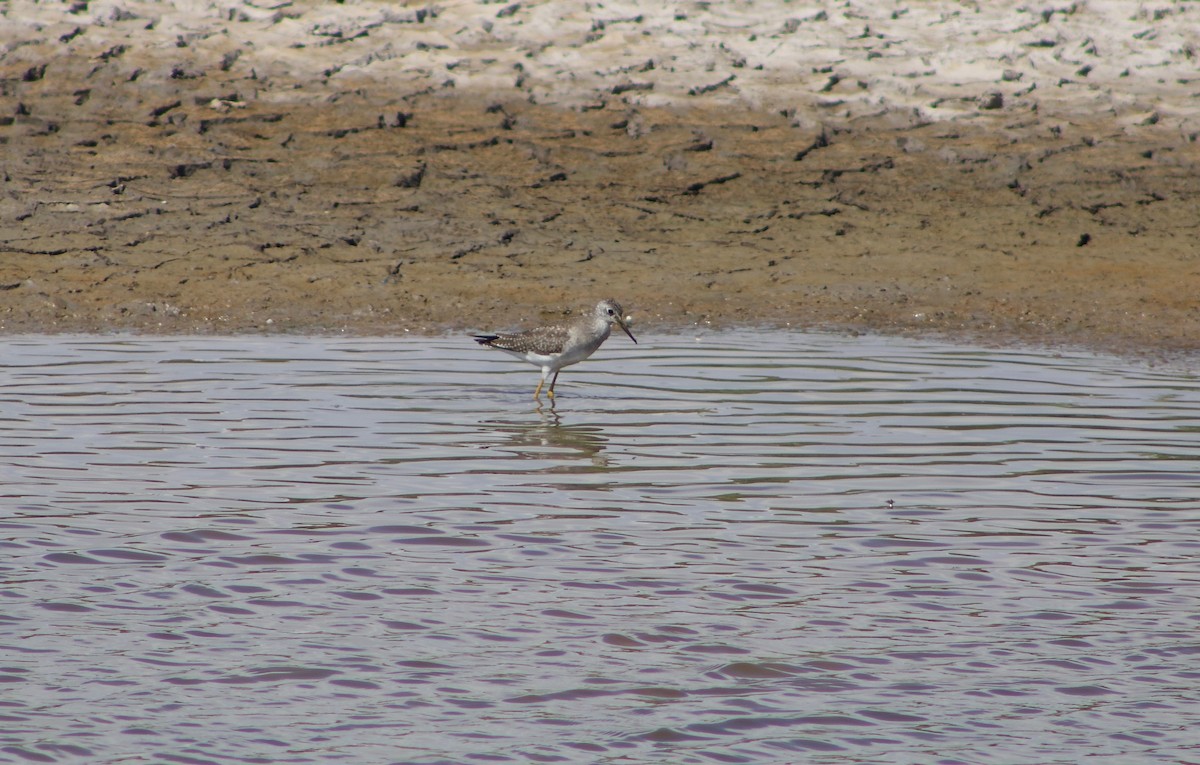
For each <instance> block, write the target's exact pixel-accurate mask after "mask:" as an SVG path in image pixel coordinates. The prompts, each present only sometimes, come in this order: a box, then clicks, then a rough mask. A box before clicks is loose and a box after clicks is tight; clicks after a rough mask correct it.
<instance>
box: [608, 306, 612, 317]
mask: <svg viewBox="0 0 1200 765" xmlns="http://www.w3.org/2000/svg"><path fill="white" fill-rule="evenodd" d="M608 315H609V316H612V315H613V309H611V308H609V309H608Z"/></svg>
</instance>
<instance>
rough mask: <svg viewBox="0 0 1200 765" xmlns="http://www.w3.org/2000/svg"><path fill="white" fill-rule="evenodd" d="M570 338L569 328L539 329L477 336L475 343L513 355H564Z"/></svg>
mask: <svg viewBox="0 0 1200 765" xmlns="http://www.w3.org/2000/svg"><path fill="white" fill-rule="evenodd" d="M570 336H571V330H570V329H569V328H568V327H538V328H536V329H530V330H526V331H525V332H513V333H512V334H500V335H477V336H476V337H475V342H477V343H479V344H480V345H486V346H488V347H489V348H498V349H500V350H502V351H511V352H512V353H530V352H532V353H540V354H543V355H550V354H554V353H562V349H563V346H564V345H566V343H567V339H568V338H569V337H570Z"/></svg>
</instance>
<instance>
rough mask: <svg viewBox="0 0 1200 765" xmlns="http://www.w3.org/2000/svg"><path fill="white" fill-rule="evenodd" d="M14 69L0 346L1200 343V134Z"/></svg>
mask: <svg viewBox="0 0 1200 765" xmlns="http://www.w3.org/2000/svg"><path fill="white" fill-rule="evenodd" d="M3 63H4V64H5V68H3V69H2V70H0V79H2V80H3V84H4V97H3V100H2V102H0V110H2V113H0V145H2V146H3V148H4V159H3V166H2V168H0V169H2V171H3V186H4V195H3V199H2V200H0V327H2V329H3V331H4V332H6V333H10V334H11V333H16V332H44V331H112V330H134V331H153V332H169V333H185V332H213V331H217V332H258V331H266V330H270V331H289V332H291V331H294V332H326V331H351V332H358V333H382V334H391V333H398V332H405V331H412V332H441V331H447V330H455V331H457V330H465V329H476V328H495V327H507V326H515V325H519V324H521V323H525V322H530V321H537V320H540V319H545V318H548V317H547V315H545V313H544V312H545V311H547V310H559V309H560V307H578V306H581V305H586V304H588V303H592V302H594V301H595V300H596V299H598V298H601V297H607V296H610V295H611V296H613V297H616V298H618V299H619V300H621V301H622V303H623V304H624V305H625V306H626V307H627V308H628V309H630V310H631V312H632V313H633V314H634V316H635V319H636V320H637V321H638V322H639V325H640V326H642V327H647V326H651V327H663V328H670V327H682V326H687V325H691V324H694V323H710V324H712V325H717V326H731V325H760V324H761V325H788V326H804V327H828V328H840V329H862V330H872V331H874V330H878V331H884V332H912V331H920V332H925V331H934V332H952V333H964V334H968V335H971V336H975V337H981V338H984V339H992V340H996V341H1009V340H1013V339H1016V340H1022V341H1032V342H1039V343H1069V344H1082V345H1088V346H1092V347H1101V348H1106V349H1114V350H1119V351H1139V350H1146V349H1152V350H1162V351H1194V350H1195V349H1196V348H1197V347H1198V345H1200V342H1198V338H1200V302H1198V299H1197V286H1198V285H1200V245H1198V244H1197V233H1198V232H1197V226H1198V222H1200V216H1198V215H1197V211H1200V184H1198V183H1197V178H1198V177H1200V172H1198V171H1200V161H1198V154H1197V147H1196V143H1195V134H1194V133H1193V134H1188V133H1187V132H1186V131H1180V130H1178V129H1175V128H1169V127H1165V126H1163V125H1160V124H1154V121H1153V120H1149V121H1148V123H1149V124H1142V125H1134V126H1130V125H1129V124H1120V125H1118V124H1117V123H1116V122H1115V121H1113V120H1111V119H1108V118H1106V117H1103V116H1097V117H1094V118H1093V117H1088V116H1081V115H1075V116H1072V117H1069V118H1064V117H1062V116H1058V117H1054V118H1050V117H1045V116H1042V114H1040V113H1039V112H1038V111H1037V110H996V111H995V113H992V112H990V111H987V112H984V111H981V112H980V114H979V115H978V116H975V117H972V118H971V119H970V120H966V121H939V122H921V121H916V122H906V121H896V120H894V119H889V117H888V116H887V115H883V116H880V117H879V118H875V119H873V118H867V117H864V118H860V119H855V120H850V121H847V122H845V123H844V124H827V125H825V126H824V127H812V126H809V127H805V126H803V123H800V124H801V126H797V124H798V123H797V121H796V120H795V119H794V118H792V117H793V116H794V115H785V114H782V113H779V112H778V111H774V110H754V109H749V108H740V109H739V108H731V107H730V106H728V105H705V104H701V105H699V106H697V107H694V108H687V107H685V106H674V107H655V106H645V105H638V104H636V103H630V102H628V101H625V100H623V99H622V98H621V97H620V96H621V95H622V94H619V93H612V97H611V98H608V99H606V100H598V101H596V102H594V103H591V104H585V105H583V106H578V107H570V108H567V107H562V106H556V105H538V104H534V103H530V102H529V100H528V99H521V98H518V97H515V96H511V97H510V95H509V94H497V95H495V96H487V95H481V94H479V93H477V92H458V91H456V90H455V89H453V88H421V89H405V88H402V87H401V88H398V87H396V86H395V85H394V84H392V83H387V82H380V81H375V80H370V79H365V78H364V79H363V80H362V81H359V82H346V83H343V84H341V85H340V86H337V87H335V86H333V85H331V84H330V83H328V82H325V83H322V84H320V85H319V86H317V85H312V84H308V83H304V82H300V81H294V80H288V79H287V78H276V79H272V80H270V81H263V80H256V79H253V73H247V72H246V71H243V70H241V69H239V67H237V66H235V65H232V63H231V62H229V61H227V60H226V59H216V60H213V61H211V62H209V64H207V65H200V64H193V65H190V66H193V67H194V68H188V66H172V67H164V66H158V68H154V67H153V66H151V65H150V64H145V63H144V62H143V63H141V64H139V63H138V62H137V61H132V60H127V56H126V51H124V50H122V49H121V47H120V46H117V47H113V48H111V49H107V50H104V51H100V52H98V53H95V54H94V55H88V56H76V57H64V58H61V59H52V60H49V61H46V62H44V63H43V64H42V65H38V64H36V63H34V64H31V63H30V61H29V59H28V58H21V57H13V56H10V57H7V58H5V59H4V60H3ZM39 67H40V68H39ZM703 79H704V81H705V82H707V81H708V80H710V79H712V76H711V75H710V74H708V75H706V76H705V78H703ZM317 87H319V88H320V89H321V93H322V97H320V98H313V97H312V93H311V92H310V91H311V90H312V89H314V88H317ZM984 106H987V104H984Z"/></svg>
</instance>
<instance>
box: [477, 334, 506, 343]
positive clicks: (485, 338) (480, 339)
mask: <svg viewBox="0 0 1200 765" xmlns="http://www.w3.org/2000/svg"><path fill="white" fill-rule="evenodd" d="M499 339H500V336H499V335H475V342H477V343H479V344H480V345H491V344H492V343H494V342H496V341H497V340H499Z"/></svg>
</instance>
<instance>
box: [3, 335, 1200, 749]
mask: <svg viewBox="0 0 1200 765" xmlns="http://www.w3.org/2000/svg"><path fill="white" fill-rule="evenodd" d="M536 374H537V373H536V371H535V370H534V369H533V368H532V367H528V366H525V365H521V364H518V363H515V362H513V361H512V360H511V359H508V358H507V357H501V356H500V355H499V354H488V353H481V352H480V351H479V349H477V348H475V347H474V345H473V343H471V342H470V341H469V339H463V338H434V339H399V340H397V339H381V338H380V339H376V338H365V339H364V338H301V337H259V338H128V337H72V336H62V337H19V338H9V339H8V342H7V344H6V346H5V349H4V351H3V354H2V356H0V481H2V484H0V496H2V497H3V499H4V508H5V510H4V512H3V514H0V532H2V533H0V549H2V550H3V552H4V556H3V558H2V559H0V572H2V573H3V575H4V581H5V583H4V585H2V586H0V598H2V600H0V602H3V604H4V608H3V609H2V610H0V652H2V653H0V683H4V685H5V686H6V689H7V690H8V691H9V692H8V693H7V694H6V695H5V697H4V698H3V699H2V700H0V723H2V724H0V762H13V763H18V762H19V763H25V762H30V761H33V762H120V761H125V760H130V759H139V760H145V761H155V762H214V761H229V762H254V761H258V762H262V761H288V762H320V761H330V760H334V759H339V760H346V761H352V762H357V763H375V762H378V763H412V764H413V765H433V763H464V762H513V763H527V762H588V763H598V762H614V763H615V762H622V763H661V762H671V763H710V762H714V761H715V762H754V763H768V762H777V763H795V762H814V763H815V762H840V763H841V762H912V763H924V762H932V761H940V762H971V763H989V762H994V763H1009V762H1039V763H1072V765H1073V764H1074V763H1077V762H1079V761H1081V760H1082V759H1087V761H1088V762H1094V763H1112V764H1113V765H1116V764H1117V763H1126V762H1133V761H1136V762H1164V763H1168V762H1170V763H1174V762H1179V761H1183V760H1184V759H1186V758H1187V757H1188V756H1190V755H1189V752H1191V751H1194V749H1195V747H1196V746H1200V739H1197V737H1196V734H1195V733H1194V731H1195V730H1197V729H1200V715H1198V714H1197V712H1196V704H1195V700H1196V697H1195V690H1194V689H1195V682H1196V678H1197V673H1196V671H1195V670H1194V669H1193V662H1194V661H1195V660H1196V658H1197V656H1200V640H1198V639H1197V638H1196V637H1195V636H1196V634H1197V631H1198V628H1200V569H1197V567H1196V565H1195V560H1196V557H1197V554H1198V553H1200V542H1198V541H1197V539H1198V537H1200V535H1198V534H1197V532H1198V531H1200V503H1198V502H1197V499H1196V498H1197V497H1198V496H1200V452H1198V451H1197V449H1196V447H1195V442H1196V437H1197V434H1198V433H1200V380H1197V378H1196V376H1195V375H1194V374H1192V373H1191V372H1190V371H1189V370H1188V369H1186V368H1185V367H1182V366H1181V367H1161V366H1160V367H1152V366H1149V365H1145V364H1139V363H1134V362H1129V361H1127V360H1123V359H1118V358H1113V357H1105V356H1094V355H1090V354H1086V353H1071V352H1057V353H1046V352H1041V351H1035V350H1024V349H1007V350H1000V349H979V348H971V347H962V346H955V345H949V344H944V343H938V342H920V341H907V340H899V339H881V338H873V337H858V338H848V337H841V336H829V335H809V334H799V333H782V332H780V333H764V334H756V333H751V332H739V333H724V334H701V335H699V336H696V337H683V336H668V337H658V338H655V337H653V336H650V337H643V338H642V343H641V344H640V345H638V346H636V347H633V346H632V345H622V344H620V343H618V342H616V340H614V341H613V342H610V343H609V344H607V345H606V346H605V347H604V348H603V349H602V350H601V351H600V352H599V353H598V354H597V356H596V357H595V358H594V359H592V360H589V361H588V362H586V363H585V364H582V365H580V366H578V367H573V368H571V369H569V370H567V372H565V373H564V375H563V378H562V379H561V380H560V384H559V386H558V392H559V393H560V394H561V395H560V397H559V399H558V402H557V403H556V404H555V405H554V406H553V407H550V406H542V407H540V408H539V407H536V406H535V405H534V403H533V401H532V400H531V393H532V388H533V383H535V382H536Z"/></svg>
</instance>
